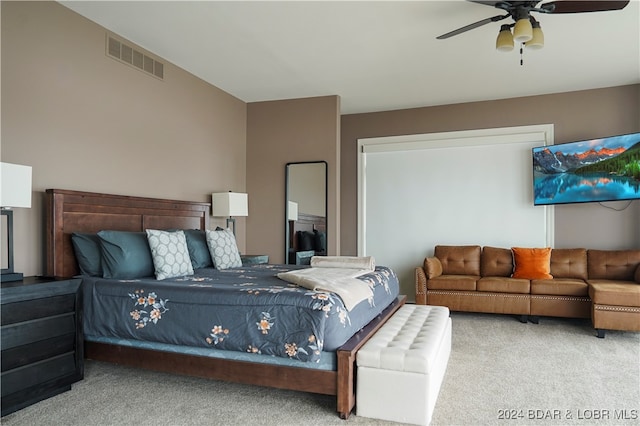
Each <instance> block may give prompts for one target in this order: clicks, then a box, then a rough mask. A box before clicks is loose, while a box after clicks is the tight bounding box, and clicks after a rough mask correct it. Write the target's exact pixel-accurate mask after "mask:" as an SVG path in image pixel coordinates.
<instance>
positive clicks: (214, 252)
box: [206, 229, 242, 269]
mask: <svg viewBox="0 0 640 426" xmlns="http://www.w3.org/2000/svg"><path fill="white" fill-rule="evenodd" d="M206 232H207V246H209V252H210V253H211V258H212V259H213V264H214V266H215V268H216V269H228V268H237V267H240V266H242V259H241V258H240V253H239V252H238V246H237V244H236V237H235V236H234V235H233V232H231V231H230V230H228V229H223V230H222V231H211V230H209V229H207V231H206Z"/></svg>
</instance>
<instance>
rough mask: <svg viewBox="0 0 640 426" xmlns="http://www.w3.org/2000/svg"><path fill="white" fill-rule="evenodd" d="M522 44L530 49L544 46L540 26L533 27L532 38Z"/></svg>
mask: <svg viewBox="0 0 640 426" xmlns="http://www.w3.org/2000/svg"><path fill="white" fill-rule="evenodd" d="M524 46H525V47H526V48H527V49H531V50H539V49H542V48H543V47H544V33H543V32H542V28H540V27H534V28H533V38H532V39H531V40H529V41H528V42H526V43H525V44H524Z"/></svg>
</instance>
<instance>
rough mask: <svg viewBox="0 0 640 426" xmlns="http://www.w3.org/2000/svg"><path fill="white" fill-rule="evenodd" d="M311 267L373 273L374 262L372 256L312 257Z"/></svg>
mask: <svg viewBox="0 0 640 426" xmlns="http://www.w3.org/2000/svg"><path fill="white" fill-rule="evenodd" d="M311 266H312V267H316V268H348V269H366V270H368V271H369V272H373V271H374V270H375V269H376V262H375V260H374V258H373V256H313V257H312V258H311Z"/></svg>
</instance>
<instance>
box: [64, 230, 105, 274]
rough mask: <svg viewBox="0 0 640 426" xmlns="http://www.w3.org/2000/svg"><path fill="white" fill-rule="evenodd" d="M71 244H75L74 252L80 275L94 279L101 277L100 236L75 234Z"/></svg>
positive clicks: (72, 235)
mask: <svg viewBox="0 0 640 426" xmlns="http://www.w3.org/2000/svg"><path fill="white" fill-rule="evenodd" d="M71 244H73V251H74V252H75V254H76V260H77V261H78V267H79V268H80V273H81V274H82V275H89V276H92V277H101V276H102V252H101V250H100V238H98V235H96V234H82V233H79V232H74V233H72V234H71Z"/></svg>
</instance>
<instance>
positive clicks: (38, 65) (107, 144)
mask: <svg viewBox="0 0 640 426" xmlns="http://www.w3.org/2000/svg"><path fill="white" fill-rule="evenodd" d="M105 34H106V31H105V29H104V28H102V27H100V26H98V25H97V24H95V23H93V22H91V21H89V20H87V19H85V18H83V17H81V16H80V15H77V14H76V13H74V12H72V11H70V10H69V9H67V8H65V7H63V6H61V5H60V4H58V3H55V2H2V123H1V124H2V135H1V136H2V144H1V149H2V150H1V158H2V161H3V162H12V163H18V164H26V165H30V166H32V167H33V191H34V193H33V203H32V208H31V209H28V210H27V209H17V210H16V212H15V218H14V220H15V235H16V241H15V267H16V270H17V271H19V272H23V273H25V274H26V275H35V274H40V273H42V271H43V268H42V247H43V242H42V232H43V231H42V200H41V198H42V197H41V194H42V193H43V191H44V190H45V189H47V188H61V189H73V190H83V191H93V192H105V193H115V194H122V195H136V196H148V197H159V198H168V199H178V200H192V201H206V202H210V201H211V200H210V198H211V196H210V194H211V192H218V191H227V190H233V191H237V192H244V191H245V189H246V187H245V183H246V182H245V178H246V167H245V166H246V160H245V159H246V104H245V103H244V102H242V101H240V100H238V99H237V98H235V97H233V96H230V95H229V94H227V93H225V92H223V91H221V90H219V89H217V88H216V87H213V86H212V85H210V84H207V83H205V82H204V81H202V80H200V79H198V78H196V77H194V76H193V75H191V74H189V73H187V72H186V71H184V70H182V69H180V68H178V67H176V66H174V65H172V64H170V63H168V62H166V61H163V62H164V63H165V68H164V81H159V80H157V79H155V78H153V77H150V76H148V75H147V74H145V73H143V72H141V71H139V70H137V69H134V68H131V67H130V66H127V65H124V64H121V63H119V62H117V61H115V60H113V59H111V58H109V57H107V56H106V54H105ZM160 59H161V58H160ZM243 222H244V219H239V220H238V234H239V235H238V242H239V246H240V247H241V249H244V246H245V226H243V225H244V224H243ZM217 224H224V220H221V219H214V220H212V226H214V227H215V226H216V225H217Z"/></svg>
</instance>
